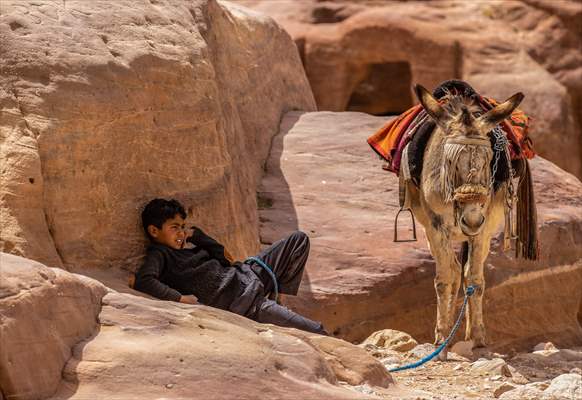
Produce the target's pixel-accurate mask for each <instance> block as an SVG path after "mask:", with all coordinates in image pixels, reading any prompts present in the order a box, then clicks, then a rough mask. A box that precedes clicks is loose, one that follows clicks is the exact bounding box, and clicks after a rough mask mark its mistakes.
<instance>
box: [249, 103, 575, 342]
mask: <svg viewBox="0 0 582 400" xmlns="http://www.w3.org/2000/svg"><path fill="white" fill-rule="evenodd" d="M385 122H386V119H385V118H379V117H373V116H370V115H366V114H361V113H349V112H344V113H332V112H318V113H297V112H292V113H289V114H287V115H286V116H285V118H284V119H283V121H282V125H281V133H280V134H279V135H278V136H277V137H276V138H275V140H274V142H273V151H272V153H271V157H270V158H269V161H268V163H267V174H266V176H265V178H264V179H263V183H262V187H261V192H260V194H259V196H260V198H261V199H262V201H261V204H263V209H262V210H261V211H260V215H261V221H262V225H261V240H262V241H263V243H271V242H273V241H275V240H277V239H279V238H280V237H282V236H283V235H285V234H286V233H288V232H290V231H292V230H294V229H297V228H299V229H301V230H303V231H305V232H306V233H308V234H309V236H310V238H311V255H310V258H309V261H308V266H307V269H306V273H305V275H304V279H303V284H302V286H301V289H300V295H299V297H298V298H292V297H285V301H286V303H287V304H289V305H290V306H292V307H293V308H295V309H296V310H297V311H299V312H301V313H304V314H306V315H309V316H311V317H312V318H315V319H318V320H322V321H323V322H324V325H325V326H326V328H327V329H328V330H329V331H330V332H334V333H335V334H336V335H338V336H339V337H342V338H344V339H346V340H349V341H358V342H359V341H361V340H363V339H364V338H366V337H367V336H368V335H369V334H370V333H371V332H374V331H378V330H381V329H386V328H390V329H396V330H399V331H403V332H407V333H409V334H411V335H412V336H413V337H414V338H415V339H417V340H419V341H423V342H430V341H432V340H433V330H434V321H435V314H436V296H435V291H434V287H433V279H434V274H435V272H434V262H433V260H432V257H431V255H430V253H429V251H428V247H427V244H426V239H425V237H424V235H423V232H422V229H419V242H416V243H399V244H396V243H393V233H394V232H393V227H394V217H395V214H396V212H397V210H398V194H397V191H398V184H397V178H396V176H394V175H393V174H391V173H388V172H386V171H383V170H382V169H381V163H380V161H378V159H377V157H376V156H375V155H374V154H373V152H372V150H371V149H370V148H369V146H368V145H367V143H366V138H367V137H368V136H369V135H370V134H371V133H372V132H374V131H375V130H376V129H377V128H379V127H380V126H381V125H382V124H383V123H385ZM531 168H532V173H533V179H534V183H535V187H534V190H535V195H536V201H537V208H538V225H539V235H540V241H541V258H540V260H539V261H537V262H529V261H523V260H515V259H514V258H513V255H512V253H511V252H509V253H506V254H504V253H502V252H501V249H500V237H497V238H496V239H495V240H494V241H493V244H492V252H491V255H490V257H489V259H488V260H487V262H486V265H485V273H486V283H487V289H486V292H485V304H484V317H485V325H486V328H487V334H488V338H489V343H490V344H491V345H492V346H494V348H498V349H503V348H512V347H515V348H517V349H528V350H529V349H531V348H532V347H533V346H534V345H536V344H537V343H539V342H540V341H542V340H551V341H552V342H553V343H555V344H556V345H558V346H559V347H567V346H570V345H577V344H578V345H579V344H580V340H581V339H580V338H582V328H581V327H580V325H581V323H582V321H581V318H582V317H581V315H582V313H581V311H580V304H581V301H582V292H581V291H580V287H582V183H581V182H580V181H579V180H578V179H576V178H575V177H574V176H572V175H570V174H568V173H567V172H564V171H562V170H560V169H559V168H558V167H556V166H555V165H553V164H552V163H550V162H548V161H546V160H544V159H542V158H541V157H537V158H535V159H534V160H533V161H532V162H531ZM399 225H400V229H401V235H403V236H406V235H410V232H409V230H410V227H411V224H410V221H409V219H408V218H407V217H406V216H404V217H402V218H401V221H400V224H399ZM460 300H461V299H460V298H459V301H460ZM458 305H460V303H459V304H458ZM460 331H461V332H459V333H458V335H457V340H462V339H463V334H462V329H461V330H460Z"/></svg>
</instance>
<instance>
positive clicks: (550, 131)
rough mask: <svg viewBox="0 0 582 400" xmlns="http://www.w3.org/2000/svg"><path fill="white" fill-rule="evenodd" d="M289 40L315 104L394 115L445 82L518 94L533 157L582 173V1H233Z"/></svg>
mask: <svg viewBox="0 0 582 400" xmlns="http://www.w3.org/2000/svg"><path fill="white" fill-rule="evenodd" d="M237 2H239V3H241V4H244V5H247V6H249V7H253V8H254V9H256V10H259V11H261V12H264V13H266V14H268V15H271V16H272V17H273V18H275V19H276V20H277V22H279V23H280V24H281V25H283V26H284V27H285V29H286V30H287V31H289V33H290V34H291V35H292V36H293V38H294V39H295V42H296V43H297V47H298V48H299V49H300V52H301V56H302V60H303V63H304V66H305V70H306V73H307V76H308V78H309V82H310V84H311V87H312V88H313V93H314V95H315V98H316V100H317V104H318V108H319V110H330V111H343V110H350V111H364V112H368V113H372V114H376V115H386V114H398V113H400V112H402V111H404V110H405V109H406V108H407V107H410V106H411V105H412V103H413V102H415V98H414V95H413V94H412V91H411V86H412V84H414V83H420V84H422V85H424V86H426V87H428V88H431V89H432V88H434V87H435V86H436V85H437V84H439V83H440V82H441V81H443V80H446V79H451V78H461V79H465V80H467V81H468V82H469V83H471V85H473V86H474V87H475V89H476V90H477V91H479V92H480V93H482V94H484V95H487V96H491V97H494V98H497V99H499V100H502V99H505V98H507V97H509V96H510V95H512V94H513V93H515V92H517V91H522V92H524V93H525V95H526V96H525V100H524V102H523V105H522V107H523V108H524V110H525V111H526V112H528V113H529V114H531V116H532V117H533V118H534V123H533V124H534V126H535V127H536V129H534V130H533V131H532V137H533V139H534V141H535V143H536V148H537V150H538V151H539V153H540V154H541V155H542V156H543V157H545V158H547V159H549V160H550V161H552V162H554V163H556V164H557V165H558V166H560V167H561V168H563V169H565V170H566V171H569V172H571V173H573V174H575V175H576V176H578V178H580V177H582V156H581V154H582V127H581V125H580V124H581V121H582V111H581V110H582V52H581V51H580V49H581V48H582V31H581V28H580V26H581V24H580V20H581V19H582V4H581V3H580V2H578V1H572V0H560V1H553V0H521V1H518V0H514V1H496V0H480V1H436V2H435V1H390V0H382V1H377V0H364V1H361V0H358V1H355V0H329V1H319V0H302V1H294V0H278V1H270V0H237Z"/></svg>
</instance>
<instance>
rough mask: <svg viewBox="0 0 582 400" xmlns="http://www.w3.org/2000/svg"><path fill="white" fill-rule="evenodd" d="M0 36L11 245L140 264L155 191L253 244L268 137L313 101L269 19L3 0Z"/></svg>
mask: <svg viewBox="0 0 582 400" xmlns="http://www.w3.org/2000/svg"><path fill="white" fill-rule="evenodd" d="M0 43H2V45H1V46H0V88H1V89H0V115H1V118H0V121H1V122H0V138H1V142H0V156H1V158H2V169H1V175H0V182H1V184H2V187H3V190H2V193H1V194H0V218H1V220H2V224H3V226H2V230H1V232H0V243H1V247H0V249H2V251H5V252H9V253H13V254H17V255H22V256H26V257H28V258H32V259H35V260H38V261H41V262H44V263H46V264H47V265H50V266H64V267H66V268H73V269H74V268H77V267H94V266H101V267H123V268H131V267H134V266H135V265H136V263H137V262H138V261H139V258H140V257H141V256H142V255H143V245H144V236H143V232H142V230H141V227H140V223H139V214H140V211H141V208H142V207H143V205H144V204H145V202H147V201H148V200H150V199H152V198H154V197H165V198H168V197H175V198H177V199H179V200H181V201H182V202H183V203H184V204H185V205H186V207H187V208H189V209H190V212H191V214H192V217H193V221H195V222H196V223H197V224H198V225H199V226H201V227H202V228H203V229H205V230H206V231H208V232H209V233H210V234H212V235H213V236H214V237H217V238H218V239H220V240H221V241H222V242H224V243H226V244H227V245H228V247H229V248H230V250H231V252H232V253H233V254H234V255H236V256H238V257H243V256H244V255H246V254H247V252H250V251H253V250H256V249H257V248H258V242H257V237H258V216H257V212H256V208H257V205H256V197H255V190H256V186H257V184H258V180H259V179H260V175H261V165H262V163H263V162H264V160H265V158H266V156H267V153H268V150H269V145H270V141H271V137H272V136H273V135H274V134H275V133H276V132H277V128H278V124H279V121H280V118H281V114H282V113H283V112H285V111H288V110H291V109H304V110H313V109H315V103H314V99H313V95H312V93H311V90H310V88H309V84H308V82H307V79H306V77H305V73H304V71H303V68H302V66H301V62H300V59H299V56H298V53H297V49H296V48H295V46H294V44H293V41H292V40H291V38H290V37H289V35H288V34H287V33H286V32H285V31H284V30H283V29H282V28H281V27H280V26H279V25H277V24H276V23H275V22H274V21H273V20H272V19H270V18H268V17H266V16H264V15H262V14H258V13H256V12H253V11H251V10H248V9H245V8H243V7H241V6H239V5H236V4H231V3H228V2H224V3H222V2H218V1H216V0H194V1H177V2H176V1H169V0H159V1H153V0H152V1H150V2H141V3H139V4H136V3H135V2H133V1H115V2H94V1H85V0H68V1H66V2H64V1H63V2H45V1H40V2H39V1H21V0H2V13H1V15H0Z"/></svg>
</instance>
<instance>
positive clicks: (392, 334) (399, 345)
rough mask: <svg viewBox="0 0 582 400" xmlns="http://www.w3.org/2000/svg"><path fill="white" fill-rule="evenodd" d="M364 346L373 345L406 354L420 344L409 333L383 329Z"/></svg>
mask: <svg viewBox="0 0 582 400" xmlns="http://www.w3.org/2000/svg"><path fill="white" fill-rule="evenodd" d="M362 344H363V345H366V344H373V345H374V346H376V347H380V348H384V349H390V350H395V351H399V352H405V351H409V350H412V349H413V348H415V347H416V346H417V345H418V342H417V341H416V340H414V339H413V338H412V336H410V335H409V334H408V333H405V332H400V331H397V330H394V329H383V330H381V331H377V332H374V333H372V334H371V335H370V336H369V337H368V338H367V339H366V340H364V342H363V343H362Z"/></svg>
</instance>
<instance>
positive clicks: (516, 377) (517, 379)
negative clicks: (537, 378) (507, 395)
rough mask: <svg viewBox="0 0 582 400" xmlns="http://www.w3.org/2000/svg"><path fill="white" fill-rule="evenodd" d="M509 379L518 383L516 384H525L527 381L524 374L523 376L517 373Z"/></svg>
mask: <svg viewBox="0 0 582 400" xmlns="http://www.w3.org/2000/svg"><path fill="white" fill-rule="evenodd" d="M511 381H512V382H513V383H516V384H518V385H526V384H528V383H529V381H528V380H527V378H526V377H525V376H523V375H522V374H519V375H515V374H514V375H513V377H512V378H511Z"/></svg>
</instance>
